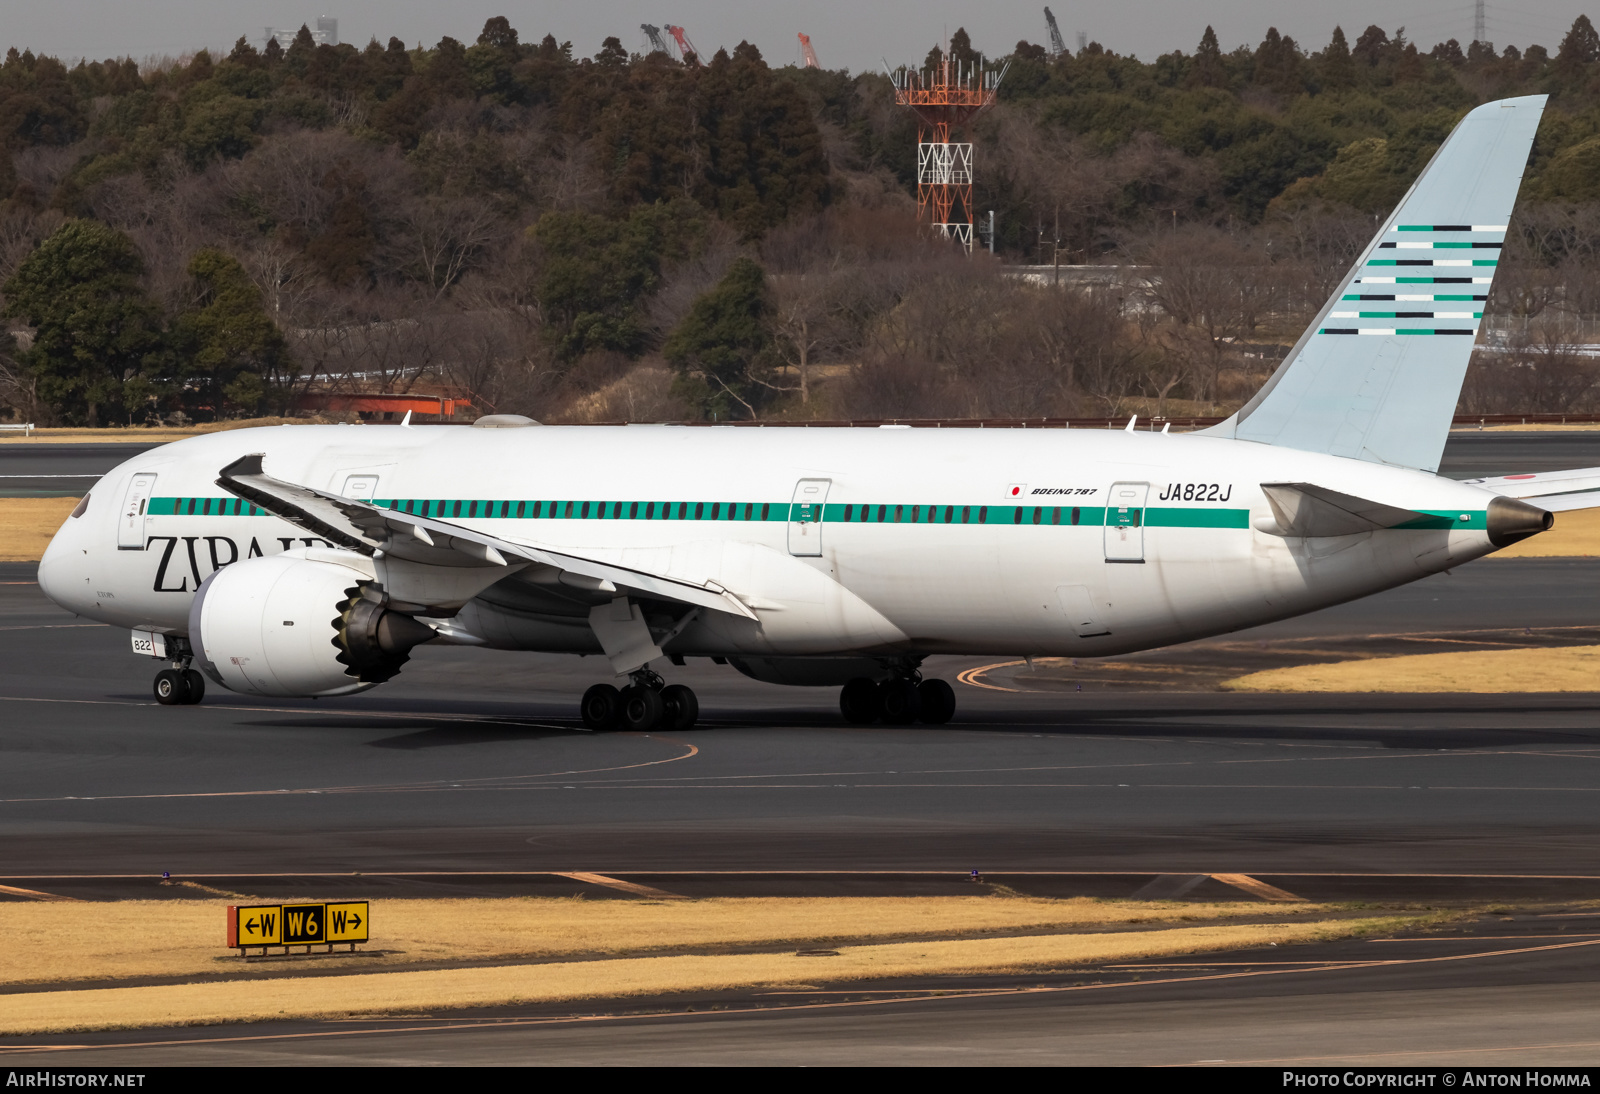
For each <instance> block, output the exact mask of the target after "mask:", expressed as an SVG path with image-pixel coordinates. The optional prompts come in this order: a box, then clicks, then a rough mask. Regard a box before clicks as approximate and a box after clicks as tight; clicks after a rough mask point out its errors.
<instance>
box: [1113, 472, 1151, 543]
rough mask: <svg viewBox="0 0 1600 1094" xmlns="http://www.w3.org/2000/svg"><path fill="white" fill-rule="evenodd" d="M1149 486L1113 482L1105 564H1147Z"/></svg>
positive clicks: (1141, 483)
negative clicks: (1146, 524)
mask: <svg viewBox="0 0 1600 1094" xmlns="http://www.w3.org/2000/svg"><path fill="white" fill-rule="evenodd" d="M1149 494H1150V484H1149V483H1147V482H1114V483H1112V484H1111V493H1110V496H1109V497H1107V498H1106V561H1107V562H1143V561H1144V503H1145V498H1146V497H1148V496H1149Z"/></svg>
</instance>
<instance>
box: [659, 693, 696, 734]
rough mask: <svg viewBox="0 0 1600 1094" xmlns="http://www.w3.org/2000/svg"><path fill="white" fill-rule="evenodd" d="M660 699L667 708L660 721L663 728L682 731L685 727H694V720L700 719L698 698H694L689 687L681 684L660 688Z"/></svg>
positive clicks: (676, 731)
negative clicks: (664, 715)
mask: <svg viewBox="0 0 1600 1094" xmlns="http://www.w3.org/2000/svg"><path fill="white" fill-rule="evenodd" d="M661 701H662V702H663V703H665V704H666V708H667V713H666V717H665V718H664V719H663V720H662V723H661V728H663V729H670V730H672V731H673V732H675V733H682V732H683V731H684V730H686V729H692V728H694V724H695V722H697V721H699V720H700V700H699V699H697V698H695V694H694V692H693V691H692V690H691V689H689V688H686V687H684V686H683V685H682V684H673V685H671V686H670V687H665V688H662V689H661Z"/></svg>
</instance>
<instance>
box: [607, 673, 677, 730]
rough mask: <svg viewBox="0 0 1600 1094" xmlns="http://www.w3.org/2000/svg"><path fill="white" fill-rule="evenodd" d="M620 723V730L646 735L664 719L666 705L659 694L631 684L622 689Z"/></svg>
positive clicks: (640, 685)
mask: <svg viewBox="0 0 1600 1094" xmlns="http://www.w3.org/2000/svg"><path fill="white" fill-rule="evenodd" d="M620 700H621V702H620V712H619V713H620V721H621V723H622V728H623V729H627V730H631V731H633V732H634V733H646V732H649V731H650V730H652V729H654V728H656V726H657V725H659V724H660V722H661V720H662V719H663V718H664V717H666V713H667V704H666V703H664V702H662V699H661V693H660V692H659V691H657V690H656V689H655V688H652V687H648V686H646V685H644V684H633V685H631V686H629V687H626V688H623V689H622V695H621V696H620Z"/></svg>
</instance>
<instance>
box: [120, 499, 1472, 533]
mask: <svg viewBox="0 0 1600 1094" xmlns="http://www.w3.org/2000/svg"><path fill="white" fill-rule="evenodd" d="M372 504H373V505H376V506H378V507H379V508H382V509H393V510H397V511H400V512H404V513H411V514H415V515H417V516H424V517H431V518H435V519H438V520H446V521H449V520H637V521H644V520H649V521H662V520H671V521H679V520H692V521H712V520H715V521H741V522H742V521H751V522H756V523H761V522H766V523H788V522H790V521H796V522H806V521H815V520H817V515H816V513H814V512H812V511H810V510H812V508H813V507H812V506H806V505H797V504H792V503H790V502H709V501H706V502H698V501H666V502H663V501H577V500H568V499H556V500H544V499H540V500H536V501H531V500H526V499H524V500H519V501H508V500H504V499H477V500H462V499H456V498H427V499H421V498H406V499H395V498H378V499H374V501H373V502H372ZM1425 512H1426V513H1427V515H1426V516H1425V517H1422V518H1418V519H1416V520H1413V521H1410V522H1408V523H1406V524H1401V525H1398V527H1400V528H1477V529H1481V528H1485V527H1487V526H1488V525H1487V514H1486V513H1485V512H1484V511H1483V510H1478V511H1477V512H1470V513H1458V512H1450V513H1446V512H1443V511H1434V510H1426V511H1425ZM146 513H147V514H148V515H150V516H184V517H187V516H197V517H199V516H207V517H221V516H228V517H268V516H272V514H271V513H269V512H267V511H266V510H265V509H260V508H258V507H256V506H254V505H251V504H249V503H248V502H242V501H240V500H239V499H238V498H233V497H222V498H218V497H210V498H152V499H151V500H150V504H149V506H148V508H147V509H146ZM1112 514H1113V516H1114V517H1115V518H1116V519H1114V520H1113V521H1111V523H1112V524H1117V525H1121V524H1130V523H1131V524H1142V525H1145V526H1148V527H1151V528H1233V529H1244V528H1248V527H1250V511H1249V510H1248V509H1229V508H1222V507H1211V506H1206V507H1200V506H1144V507H1138V506H1133V507H1129V508H1128V509H1127V511H1126V514H1124V512H1123V510H1122V509H1120V508H1116V507H1114V508H1113V510H1112ZM1129 514H1131V516H1130V515H1129ZM1462 517H1466V518H1467V519H1465V520H1463V519H1461V518H1462ZM821 521H822V523H825V524H982V525H1000V526H1006V525H1011V526H1024V527H1033V526H1040V527H1063V526H1065V527H1072V526H1074V525H1077V526H1079V527H1101V526H1103V525H1105V524H1106V523H1107V521H1106V510H1105V507H1104V506H1099V505H914V504H913V505H908V504H905V503H894V504H891V503H888V502H885V503H882V504H871V503H869V504H866V505H858V504H855V503H851V504H848V505H846V504H843V503H829V504H828V505H826V506H823V507H822V513H821Z"/></svg>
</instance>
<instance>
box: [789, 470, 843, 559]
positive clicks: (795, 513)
mask: <svg viewBox="0 0 1600 1094" xmlns="http://www.w3.org/2000/svg"><path fill="white" fill-rule="evenodd" d="M832 485H833V480H832V479H801V480H800V481H799V482H798V483H796V484H795V487H794V500H793V502H792V503H791V504H790V506H789V553H790V554H791V555H797V556H802V557H804V556H815V555H820V554H822V512H823V507H824V506H826V505H827V502H828V487H830V486H832Z"/></svg>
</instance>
